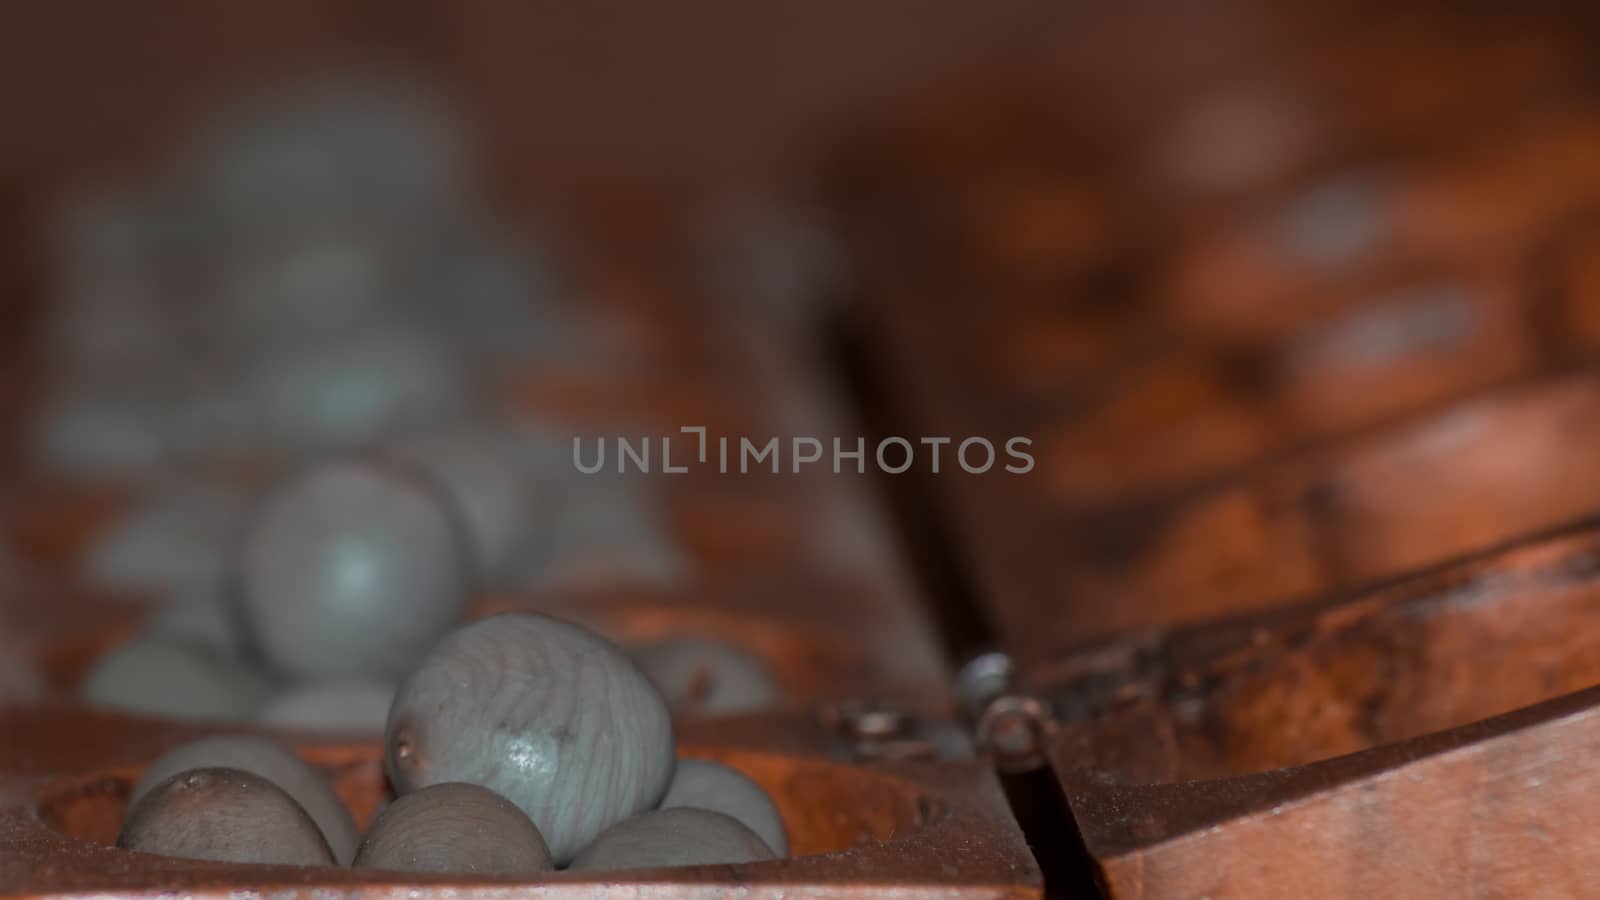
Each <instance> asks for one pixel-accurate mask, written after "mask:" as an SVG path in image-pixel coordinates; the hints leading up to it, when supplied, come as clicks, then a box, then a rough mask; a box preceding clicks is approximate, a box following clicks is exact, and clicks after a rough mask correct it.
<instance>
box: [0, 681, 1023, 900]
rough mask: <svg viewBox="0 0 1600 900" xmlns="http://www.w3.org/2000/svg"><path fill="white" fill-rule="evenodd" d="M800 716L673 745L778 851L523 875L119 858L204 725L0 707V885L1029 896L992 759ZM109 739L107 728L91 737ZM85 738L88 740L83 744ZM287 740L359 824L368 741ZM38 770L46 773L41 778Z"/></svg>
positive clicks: (721, 727)
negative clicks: (723, 789)
mask: <svg viewBox="0 0 1600 900" xmlns="http://www.w3.org/2000/svg"><path fill="white" fill-rule="evenodd" d="M807 725H808V720H807V719H806V718H804V717H801V718H796V717H792V716H789V717H784V716H775V717H766V718H762V719H760V720H759V721H757V722H754V723H751V725H750V727H745V726H743V725H740V724H739V723H738V722H737V721H736V720H725V721H717V722H701V723H689V724H687V725H686V726H685V742H684V747H683V752H684V753H685V754H686V755H687V756H689V757H690V758H695V759H710V760H715V761H718V762H721V763H723V764H725V765H728V766H731V767H733V768H736V769H738V770H739V771H741V772H744V773H745V774H746V775H748V776H749V777H750V778H751V779H752V780H754V781H755V782H756V783H757V784H759V785H760V786H761V787H762V788H763V789H764V790H765V791H766V792H767V793H768V794H769V795H770V796H771V797H772V798H773V800H774V802H775V803H776V804H777V805H778V807H779V809H780V810H781V811H782V814H783V817H784V819H785V821H786V822H787V823H788V826H789V831H790V840H791V844H792V849H793V852H794V854H795V856H794V858H792V859H788V860H779V861H772V862H768V863H760V864H755V865H749V866H712V867H700V868H693V869H682V870H677V871H672V872H660V871H654V872H652V871H644V870H641V871H637V872H617V873H611V874H607V875H604V876H592V875H587V874H585V873H573V874H571V875H565V874H560V873H557V874H554V875H550V876H546V877H543V878H541V879H540V881H539V882H538V883H537V884H529V883H527V882H524V881H519V880H510V879H505V878H490V877H482V878H471V879H468V878H463V877H461V876H447V875H428V874H405V873H393V872H381V871H376V870H363V871H359V872H358V871H355V870H351V869H339V868H317V869H299V868H290V867H282V866H248V867H241V866H231V865H224V864H216V863H203V862H195V861H185V860H176V859H167V858H163V857H156V856H141V857H137V858H133V857H130V855H129V854H127V853H126V852H125V851H121V850H118V849H117V848H115V847H113V846H111V844H112V843H113V842H114V841H115V838H116V833H117V828H118V825H119V823H120V821H121V818H122V814H123V809H124V806H125V803H126V797H127V795H128V791H129V790H130V787H131V785H132V782H133V780H134V779H135V778H137V776H138V774H139V772H140V771H141V769H142V767H143V766H144V765H145V764H146V761H147V760H149V759H150V758H151V757H152V756H153V755H157V754H159V753H160V752H162V750H164V749H167V748H170V747H171V746H172V745H174V744H175V743H179V742H181V741H182V740H184V739H185V738H186V737H190V738H192V737H197V736H203V735H204V734H205V733H206V732H205V731H203V730H199V729H193V728H190V729H185V728H184V727H182V726H179V725H175V724H172V723H157V722H150V721H147V720H139V719H130V718H122V717H111V716H105V715H99V714H93V713H89V712H86V711H84V710H81V709H72V708H70V707H57V708H53V709H48V710H44V709H39V710H31V711H30V710H13V711H7V712H6V713H3V714H0V735H3V736H5V737H6V739H7V740H6V742H5V746H6V747H7V748H8V750H7V752H6V753H5V754H0V772H3V773H4V774H0V884H4V885H6V886H7V888H8V889H9V890H11V891H12V892H15V893H17V894H21V895H27V896H34V895H41V894H48V895H51V896H80V895H81V896H87V895H90V894H98V893H102V892H106V891H111V892H117V893H134V894H144V893H150V892H160V891H181V892H202V893H207V892H226V891H229V890H234V889H244V888H248V889H258V890H268V891H271V890H278V889H283V890H319V889H320V890H334V891H356V892H360V893H363V894H365V893H371V894H372V895H373V896H385V897H386V896H392V895H396V894H398V893H401V892H406V891H410V890H418V891H424V892H428V891H434V890H449V891H452V892H453V893H454V894H455V895H457V896H468V897H484V898H488V897H493V896H500V895H503V893H504V892H505V891H506V890H507V889H514V890H516V891H518V892H526V893H532V894H534V895H538V896H548V897H563V898H565V897H572V898H577V897H594V896H604V897H623V896H628V897H638V896H652V897H685V896H687V897H708V898H709V897H726V896H730V895H731V894H733V893H737V894H739V895H742V896H752V897H761V898H768V897H770V898H778V897H794V896H808V897H809V896H815V897H820V896H830V895H837V894H838V893H840V892H852V893H864V894H865V895H867V896H885V897H887V896H907V895H910V896H929V897H934V896H937V897H947V898H948V897H962V898H966V897H982V898H1010V900H1023V898H1029V897H1035V898H1036V897H1038V896H1040V884H1039V874H1038V870H1037V868H1036V867H1035V866H1034V863H1033V861H1032V858H1031V856H1030V855H1029V853H1028V851H1027V849H1026V845H1025V843H1024V842H1023V840H1022V836H1021V834H1020V832H1019V831H1018V830H1017V826H1016V823H1015V822H1014V821H1012V819H1011V816H1010V813H1009V812H1008V810H1007V808H1006V804H1005V801H1004V798H1003V796H1002V794H1001V793H1000V789H999V785H998V784H997V783H996V781H995V778H994V775H993V774H992V773H991V772H988V771H987V770H986V769H984V768H983V767H981V766H978V765H976V764H974V763H971V762H955V763H881V764H875V765H857V764H851V763H843V762H835V761H831V760H829V759H827V758H826V756H825V755H824V754H821V753H819V752H818V751H817V750H815V749H814V748H813V747H812V746H810V745H808V744H806V743H805V742H804V741H800V740H798V739H797V738H796V737H795V736H796V735H803V734H804V733H805V731H806V726H807ZM24 734H27V735H30V737H28V738H23V737H22V735H24ZM66 735H73V736H75V738H74V739H72V740H69V739H67V738H66V737H65V736H66ZM113 735H115V736H117V737H118V740H116V741H112V740H109V739H104V740H102V738H109V737H110V736H113ZM13 736H16V738H17V739H16V740H12V737H13ZM89 738H94V740H93V741H90V742H89V743H87V744H85V743H84V741H85V740H88V739H89ZM34 744H38V746H33V745H34ZM63 748H67V749H65V750H63ZM297 750H299V752H301V753H303V754H304V755H305V756H306V758H307V759H308V760H309V761H310V762H311V763H313V764H314V765H315V766H317V767H318V768H319V769H320V770H322V771H324V772H326V773H328V775H329V777H330V778H332V779H333V781H334V784H335V787H336V789H337V790H338V792H339V794H340V795H341V796H342V797H343V798H344V799H345V801H346V803H348V804H349V806H350V808H351V810H352V812H354V813H355V814H356V818H357V819H358V820H363V821H364V820H366V819H368V818H369V817H370V816H371V815H372V811H373V810H374V809H375V808H376V807H377V806H379V804H380V803H381V802H382V800H383V798H384V791H383V771H382V761H381V760H382V750H381V748H379V747H377V746H375V745H371V744H354V745H352V744H305V745H300V746H298V747H297ZM30 772H31V773H32V774H23V773H30ZM52 772H53V773H56V774H48V773H52ZM65 773H71V774H65Z"/></svg>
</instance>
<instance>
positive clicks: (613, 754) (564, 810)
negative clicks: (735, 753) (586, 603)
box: [387, 613, 676, 864]
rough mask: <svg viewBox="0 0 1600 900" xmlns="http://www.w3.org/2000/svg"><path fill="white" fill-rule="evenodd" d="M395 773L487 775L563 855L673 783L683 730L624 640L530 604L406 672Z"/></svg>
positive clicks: (408, 785)
mask: <svg viewBox="0 0 1600 900" xmlns="http://www.w3.org/2000/svg"><path fill="white" fill-rule="evenodd" d="M387 745H388V758H389V773H390V777H391V778H392V779H393V780H394V783H395V787H396V788H397V789H398V790H399V791H400V793H401V794H402V795H404V794H406V793H409V792H410V791H414V790H417V789H419V788H423V787H427V786H428V785H430V784H437V783H439V782H448V781H465V782H468V783H471V784H479V785H482V786H484V787H486V788H489V789H490V790H493V791H495V792H496V793H499V794H501V795H503V796H505V797H506V798H507V799H509V800H511V801H512V802H513V803H516V804H517V806H519V807H520V808H521V809H522V811H523V812H525V813H527V814H528V817H529V818H530V819H532V820H533V821H534V824H536V825H538V826H539V831H540V832H541V833H542V834H543V835H544V837H545V841H546V842H547V843H548V845H549V847H550V852H551V855H552V856H553V857H554V858H555V860H556V862H557V863H558V864H564V863H566V862H568V861H570V860H571V859H572V858H573V856H575V855H576V854H577V853H578V851H579V850H581V849H582V848H583V847H584V846H585V845H586V844H588V843H589V842H590V841H591V840H593V839H594V837H595V835H598V834H599V833H600V832H602V831H604V830H605V829H606V828H608V827H610V826H611V825H613V824H615V823H616V822H619V821H621V820H622V819H624V818H627V817H628V816H631V815H635V814H637V813H640V812H643V811H645V810H647V809H651V808H653V807H654V806H655V805H656V804H657V803H658V802H659V801H660V800H661V797H662V795H663V794H665V793H666V790H667V785H668V783H669V782H670V780H671V778H672V767H673V763H674V761H675V758H676V757H675V752H676V751H675V740H674V737H673V731H672V721H671V718H670V715H669V713H668V711H667V707H666V703H665V702H664V701H663V700H662V699H661V694H660V692H659V691H657V690H656V688H655V686H654V685H652V684H650V682H649V679H647V678H646V677H645V676H644V674H643V673H642V672H640V671H639V670H638V668H637V667H635V666H634V665H633V663H631V662H629V661H628V659H627V657H626V656H624V655H622V653H621V652H620V651H619V650H617V648H616V647H614V646H613V645H611V644H609V643H607V642H606V641H605V640H603V639H602V638H600V637H598V636H596V635H594V634H593V633H591V632H588V631H586V630H584V629H583V628H581V627H579V626H576V625H572V624H569V623H566V622H561V621H558V620H555V619H551V618H547V617H545V616H539V615H534V614H531V613H506V614H504V615H499V616H492V617H490V618H487V619H480V620H478V621H477V622H474V623H472V624H470V625H467V626H464V627H462V628H460V629H458V630H456V631H455V632H453V633H452V634H451V635H450V636H449V637H447V638H445V640H444V641H442V642H441V643H440V644H439V645H438V646H437V647H435V648H434V649H433V650H432V651H431V652H429V654H428V656H427V657H426V658H425V659H424V660H423V661H422V663H421V665H420V666H419V667H418V668H417V670H416V671H414V672H413V673H412V674H411V675H410V676H408V677H407V678H406V679H405V681H403V682H402V683H401V685H400V689H399V691H398V692H397V693H396V695H395V700H394V705H393V706H392V707H391V709H390V713H389V726H388V732H387Z"/></svg>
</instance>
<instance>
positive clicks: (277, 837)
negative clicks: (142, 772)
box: [117, 768, 334, 866]
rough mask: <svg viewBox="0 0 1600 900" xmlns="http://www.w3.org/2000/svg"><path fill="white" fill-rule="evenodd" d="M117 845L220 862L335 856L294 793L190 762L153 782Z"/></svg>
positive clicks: (327, 860) (293, 862)
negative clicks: (192, 765) (190, 765)
mask: <svg viewBox="0 0 1600 900" xmlns="http://www.w3.org/2000/svg"><path fill="white" fill-rule="evenodd" d="M117 845H118V846H119V847H123V848H126V849H128V850H137V851H140V852H143V853H155V854H159V855H161V856H175V857H180V858H183V859H204V860H211V861H215V862H231V863H268V864H276V865H288V866H326V865H332V864H333V862H334V860H333V853H332V852H331V851H330V850H329V849H328V843H327V841H325V840H323V837H322V832H321V830H319V829H318V828H317V825H316V823H315V822H313V821H311V817H310V816H308V815H306V812H305V810H304V809H302V808H301V807H300V804H298V803H296V802H295V801H294V798H292V797H290V796H289V795H288V794H286V793H284V792H283V790H282V789H281V788H279V787H277V786H276V785H274V784H273V783H272V782H270V781H268V780H266V779H265V778H262V777H261V776H259V775H253V774H251V773H249V772H245V771H243V770H240V769H222V768H207V769H190V770H188V771H184V772H180V773H178V774H177V775H174V776H172V777H171V778H168V779H167V780H165V781H163V782H161V783H160V784H158V785H156V786H155V787H153V788H151V789H150V791H149V792H148V793H147V794H145V796H144V797H143V798H142V799H141V800H140V801H139V802H138V803H135V804H133V805H132V806H131V807H130V809H129V811H128V817H127V820H126V821H125V822H123V825H122V833H121V834H120V835H118V837H117Z"/></svg>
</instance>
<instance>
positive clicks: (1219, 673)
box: [1041, 526, 1600, 898]
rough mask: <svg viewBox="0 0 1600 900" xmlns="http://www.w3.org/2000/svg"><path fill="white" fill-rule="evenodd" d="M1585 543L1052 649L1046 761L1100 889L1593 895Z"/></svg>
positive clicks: (1590, 535) (1138, 893) (1590, 574)
mask: <svg viewBox="0 0 1600 900" xmlns="http://www.w3.org/2000/svg"><path fill="white" fill-rule="evenodd" d="M1597 561H1600V531H1596V529H1595V528H1594V527H1593V526H1586V527H1584V528H1581V529H1578V530H1575V531H1571V532H1568V533H1564V534H1561V535H1557V536H1553V537H1550V538H1546V539H1540V540H1536V541H1533V542H1531V543H1527V544H1524V545H1521V546H1517V547H1514V548H1512V549H1508V550H1505V551H1502V552H1499V553H1495V554H1491V555H1488V556H1485V557H1482V558H1480V559H1476V560H1474V561H1471V562H1469V563H1463V564H1460V565H1455V566H1450V567H1447V568H1444V569H1441V570H1439V571H1437V572H1434V573H1430V574H1427V575H1423V576H1419V577H1417V578H1413V579H1408V580H1406V581H1403V582H1401V583H1398V584H1396V585H1394V586H1392V587H1388V588H1385V589H1382V590H1380V591H1376V592H1371V593H1366V594H1360V595H1356V596H1353V597H1349V598H1344V599H1340V600H1336V601H1329V602H1326V603H1321V604H1316V605H1312V606H1308V607H1304V608H1300V609H1296V610H1290V611H1285V612H1282V613H1278V614H1273V615H1267V616H1261V617H1254V618H1246V619H1241V620H1239V621H1237V622H1232V623H1227V624H1221V625H1213V626H1203V627H1199V628H1194V629H1180V630H1177V631H1174V632H1172V633H1169V634H1165V635H1163V636H1161V637H1159V638H1156V639H1153V640H1151V641H1149V642H1148V643H1145V644H1143V645H1137V646H1135V645H1126V646H1124V648H1123V650H1122V651H1121V652H1117V653H1113V652H1109V651H1108V652H1104V653H1100V654H1095V655H1086V656H1084V657H1080V658H1079V659H1077V660H1076V661H1066V660H1063V662H1062V663H1061V664H1060V665H1059V667H1058V668H1057V669H1056V670H1055V671H1053V672H1051V673H1049V674H1045V675H1043V676H1041V677H1042V678H1044V679H1045V680H1046V682H1047V683H1046V684H1045V685H1042V688H1043V690H1044V691H1045V692H1046V695H1047V696H1049V697H1050V698H1051V699H1052V701H1053V702H1054V704H1055V706H1056V707H1057V708H1058V709H1060V710H1062V711H1064V712H1065V714H1066V717H1067V718H1068V719H1069V721H1067V722H1066V723H1065V724H1063V726H1062V727H1061V729H1060V730H1059V731H1058V732H1057V733H1055V734H1054V735H1053V738H1052V759H1053V762H1054V765H1055V766H1056V768H1057V770H1058V772H1059V773H1060V774H1061V776H1062V778H1063V780H1064V782H1065V783H1066V784H1067V785H1068V792H1069V795H1070V796H1071V799H1072V801H1073V803H1074V810H1075V812H1076V815H1077V818H1078V822H1079V825H1080V827H1081V828H1082V829H1083V833H1084V839H1085V842H1086V844H1087V846H1088V848H1089V850H1090V852H1091V853H1092V854H1093V855H1094V856H1095V858H1096V861H1097V864H1098V866H1099V867H1100V869H1101V871H1102V873H1103V875H1104V877H1105V879H1106V881H1107V883H1108V885H1109V886H1110V887H1111V890H1112V893H1113V895H1114V896H1116V897H1118V898H1123V897H1166V896H1193V895H1202V894H1206V893H1220V894H1227V895H1234V896H1251V897H1256V896H1261V897H1266V896H1278V895H1281V894H1282V893H1283V892H1285V891H1288V890H1290V885H1294V886H1295V888H1294V890H1295V892H1296V893H1300V894H1304V895H1306V896H1311V897H1342V896H1349V895H1351V894H1352V893H1371V894H1375V895H1383V896H1403V897H1411V896H1418V897H1420V896H1429V897H1433V896H1461V895H1470V894H1472V893H1474V892H1478V893H1485V892H1487V893H1501V894H1508V895H1524V894H1529V892H1531V893H1532V894H1534V895H1540V896H1581V895H1583V894H1584V893H1585V891H1586V888H1585V886H1584V885H1585V884H1586V876H1585V873H1586V872H1587V871H1588V869H1589V867H1590V866H1592V865H1593V862H1592V861H1593V860H1594V859H1596V858H1600V830H1597V827H1596V826H1597V825H1600V822H1597V821H1596V820H1595V818H1594V816H1593V812H1592V810H1593V804H1589V803H1586V802H1585V801H1584V800H1583V799H1582V797H1581V794H1582V792H1583V791H1585V790H1586V787H1585V785H1587V784H1588V783H1589V780H1590V778H1591V776H1590V775H1589V774H1588V770H1587V767H1586V766H1585V765H1584V763H1583V760H1584V759H1585V758H1586V757H1587V755H1588V753H1589V752H1591V751H1592V749H1593V745H1594V742H1595V740H1596V739H1597V736H1600V732H1597V731H1596V722H1597V721H1600V720H1597V719H1596V704H1597V703H1600V695H1597V693H1596V689H1593V688H1590V685H1592V684H1594V683H1595V681H1596V680H1597V678H1600V668H1597V665H1600V654H1597V652H1596V646H1595V641H1594V638H1593V628H1592V627H1591V626H1592V624H1593V622H1592V620H1593V618H1594V616H1595V615H1596V614H1597V613H1600V580H1597V577H1596V576H1597V573H1600V567H1597V565H1596V564H1597ZM1424 822H1425V823H1426V827H1422V823H1424Z"/></svg>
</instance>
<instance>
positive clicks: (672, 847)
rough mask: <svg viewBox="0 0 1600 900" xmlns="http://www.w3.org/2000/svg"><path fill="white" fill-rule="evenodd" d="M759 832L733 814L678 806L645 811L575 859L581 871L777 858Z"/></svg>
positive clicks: (575, 867) (574, 864)
mask: <svg viewBox="0 0 1600 900" xmlns="http://www.w3.org/2000/svg"><path fill="white" fill-rule="evenodd" d="M773 858H774V857H773V854H772V849H771V848H770V847H768V846H767V844H766V842H765V841H763V840H762V839H761V836H760V835H758V834H756V833H755V832H754V831H751V830H750V829H749V828H748V827H747V826H746V825H744V823H742V822H740V821H739V820H738V819H735V818H733V817H732V816H728V815H724V814H722V813H719V812H713V811H712V810H709V809H696V808H691V807H678V808H674V809H657V810H652V811H650V812H647V813H641V814H640V815H637V816H634V817H632V818H629V819H624V820H622V821H621V822H618V823H617V824H615V825H613V826H611V827H610V828H607V829H606V830H605V831H602V832H601V833H600V836H599V837H597V838H595V839H594V840H593V841H592V842H591V843H590V844H589V846H587V847H585V848H583V852H581V853H579V854H578V855H577V856H576V857H575V858H574V859H573V860H572V865H571V867H570V868H571V869H572V870H574V871H578V872H612V871H616V870H619V869H666V868H675V867H677V866H715V865H739V864H743V863H753V862H761V861H763V860H769V859H773Z"/></svg>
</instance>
